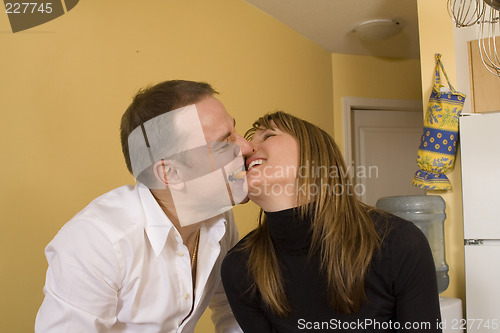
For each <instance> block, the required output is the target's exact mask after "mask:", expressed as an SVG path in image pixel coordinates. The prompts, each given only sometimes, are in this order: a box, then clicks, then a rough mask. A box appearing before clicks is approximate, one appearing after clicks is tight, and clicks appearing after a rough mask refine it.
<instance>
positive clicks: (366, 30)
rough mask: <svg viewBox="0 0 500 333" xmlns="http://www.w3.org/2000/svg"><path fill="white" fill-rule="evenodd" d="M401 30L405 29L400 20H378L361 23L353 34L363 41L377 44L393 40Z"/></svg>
mask: <svg viewBox="0 0 500 333" xmlns="http://www.w3.org/2000/svg"><path fill="white" fill-rule="evenodd" d="M401 30H403V27H402V25H401V23H400V22H399V21H398V20H391V19H377V20H369V21H365V22H363V23H361V24H360V25H358V26H357V27H356V28H354V29H353V32H354V33H356V34H357V35H358V36H359V38H361V39H363V40H366V41H370V42H376V41H381V40H384V39H388V38H391V37H393V36H395V35H397V34H398V33H400V32H401Z"/></svg>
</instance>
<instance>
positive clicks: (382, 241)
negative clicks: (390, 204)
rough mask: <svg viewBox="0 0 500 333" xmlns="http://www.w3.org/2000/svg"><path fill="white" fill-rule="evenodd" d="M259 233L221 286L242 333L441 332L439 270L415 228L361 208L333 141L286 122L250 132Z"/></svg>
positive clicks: (237, 251)
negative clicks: (437, 271) (437, 272)
mask: <svg viewBox="0 0 500 333" xmlns="http://www.w3.org/2000/svg"><path fill="white" fill-rule="evenodd" d="M247 137H248V138H250V139H251V144H252V145H253V152H252V154H251V155H249V156H247V160H246V164H247V174H246V176H247V183H248V192H249V198H250V199H251V200H252V201H254V202H255V203H257V204H258V205H259V206H260V207H261V208H262V210H261V216H260V219H259V226H258V227H257V229H255V230H254V231H252V232H251V233H250V234H248V235H247V236H246V237H245V238H244V239H242V240H241V241H240V242H239V243H238V244H237V245H236V246H235V248H233V250H231V251H230V252H229V254H228V255H227V257H226V258H225V260H224V262H223V264H222V281H223V284H224V288H225V290H226V294H227V297H228V300H229V303H230V305H231V308H232V309H233V312H234V315H235V317H236V319H237V320H238V322H239V324H240V326H241V327H242V329H243V330H244V331H245V332H256V333H257V332H258V333H263V332H286V333H288V332H303V331H304V330H306V331H307V330H312V331H318V332H320V331H330V332H331V331H341V332H342V331H350V332H367V331H368V332H371V331H375V332H385V331H398V330H399V331H405V332H406V331H411V330H415V331H425V332H440V331H441V330H439V329H437V327H438V323H439V321H440V310H439V300H438V291H437V282H436V274H435V267H434V261H433V258H432V253H431V250H430V247H429V244H428V242H427V239H426V238H425V236H424V234H423V233H422V232H421V231H420V230H419V229H418V228H417V227H416V226H415V225H414V224H413V223H411V222H408V221H405V220H402V219H400V218H398V217H395V216H393V215H390V214H387V213H383V212H380V211H377V210H376V209H374V208H372V207H369V206H367V205H365V204H363V203H362V202H360V201H359V200H358V199H357V198H356V196H355V194H354V192H353V189H352V183H351V181H350V179H349V177H348V176H347V174H346V171H347V169H346V166H345V163H344V161H343V158H342V156H341V154H340V151H339V148H338V147H337V145H336V144H335V142H334V141H333V139H332V138H331V136H329V135H328V134H327V133H326V132H324V131H323V130H321V129H320V128H318V127H317V126H315V125H312V124H310V123H308V122H306V121H304V120H301V119H298V118H296V117H294V116H291V115H289V114H287V113H284V112H275V113H272V114H268V115H266V116H264V117H261V118H259V119H258V120H257V121H256V122H255V123H254V124H253V128H252V129H250V130H249V131H248V132H247Z"/></svg>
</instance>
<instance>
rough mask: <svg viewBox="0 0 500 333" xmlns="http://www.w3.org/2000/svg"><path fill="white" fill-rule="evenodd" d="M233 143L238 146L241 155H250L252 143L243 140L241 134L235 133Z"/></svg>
mask: <svg viewBox="0 0 500 333" xmlns="http://www.w3.org/2000/svg"><path fill="white" fill-rule="evenodd" d="M235 143H236V144H237V145H238V146H239V147H240V150H241V154H242V155H243V156H247V155H250V154H251V153H252V152H253V151H254V147H253V145H252V143H251V142H248V141H247V140H245V138H243V137H242V136H241V135H238V134H236V140H235Z"/></svg>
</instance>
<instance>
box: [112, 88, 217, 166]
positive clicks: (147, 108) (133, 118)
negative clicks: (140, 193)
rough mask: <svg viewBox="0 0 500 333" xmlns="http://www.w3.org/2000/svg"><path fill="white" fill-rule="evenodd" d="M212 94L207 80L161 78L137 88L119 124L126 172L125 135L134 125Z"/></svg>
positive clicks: (126, 150)
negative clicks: (145, 86)
mask: <svg viewBox="0 0 500 333" xmlns="http://www.w3.org/2000/svg"><path fill="white" fill-rule="evenodd" d="M214 94H217V91H216V90H215V89H214V88H212V86H211V85H210V84H208V83H205V82H194V81H183V80H171V81H165V82H161V83H158V84H156V85H154V86H150V87H147V88H143V89H141V90H139V92H138V93H137V94H136V95H135V97H134V99H133V101H132V103H131V104H130V106H129V107H128V108H127V110H126V111H125V113H124V114H123V116H122V120H121V126H120V139H121V144H122V151H123V156H124V157H125V162H126V163H127V169H128V170H129V171H130V173H132V164H131V162H130V154H129V148H128V137H129V135H130V133H131V132H132V131H133V130H134V129H135V128H137V127H138V126H141V125H142V124H144V123H145V122H146V121H148V120H151V119H153V118H155V117H157V116H159V115H162V114H164V113H165V112H169V111H172V110H176V109H178V108H181V107H184V106H187V105H190V104H195V103H197V102H199V101H201V100H202V99H204V98H206V97H210V96H213V95H214Z"/></svg>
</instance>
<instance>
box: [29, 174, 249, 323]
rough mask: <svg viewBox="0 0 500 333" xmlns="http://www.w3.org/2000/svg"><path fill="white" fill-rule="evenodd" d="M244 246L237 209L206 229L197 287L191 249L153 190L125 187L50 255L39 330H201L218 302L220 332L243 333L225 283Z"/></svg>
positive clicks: (83, 217) (66, 229) (62, 237)
mask: <svg viewBox="0 0 500 333" xmlns="http://www.w3.org/2000/svg"><path fill="white" fill-rule="evenodd" d="M237 241H238V232H237V229H236V225H235V223H234V220H233V215H232V212H231V211H228V212H226V213H224V214H222V215H221V217H220V219H218V220H216V221H212V222H204V223H203V224H202V225H201V232H200V241H199V250H198V266H197V271H196V289H194V288H193V283H192V277H191V262H190V256H189V252H188V249H187V247H186V246H185V245H184V244H183V242H182V238H181V236H180V235H179V233H178V232H177V230H176V228H175V227H174V226H173V225H172V223H171V222H170V220H169V219H168V218H167V216H166V215H165V213H164V212H163V211H162V209H161V208H160V206H159V205H158V203H157V202H156V200H155V199H154V197H153V195H152V194H151V192H150V191H149V189H148V188H147V187H145V186H144V185H142V184H140V183H138V184H137V185H136V186H135V187H134V186H123V187H119V188H117V189H115V190H113V191H111V192H108V193H106V194H104V195H102V196H100V197H99V198H97V199H95V200H94V201H92V202H91V203H90V204H89V205H88V206H87V207H86V208H84V209H83V210H82V211H81V212H79V213H78V214H77V215H76V216H75V217H73V218H72V219H71V220H70V221H69V222H68V223H66V224H65V225H64V226H63V228H62V229H61V230H60V231H59V232H58V234H57V235H56V237H55V238H54V239H53V240H52V241H51V242H50V244H49V245H48V246H47V248H46V249H45V253H46V256H47V261H48V263H49V267H48V270H47V277H46V282H45V287H44V293H45V299H44V301H43V303H42V306H41V307H40V310H39V312H38V314H37V318H36V323H35V331H36V332H40V333H46V332H57V333H61V332H71V333H76V332H85V333H88V332H141V333H147V332H193V330H194V327H195V325H196V322H197V321H198V319H199V318H200V317H201V315H202V314H203V312H204V311H205V309H206V308H207V306H208V305H209V303H210V308H211V309H212V320H213V321H214V324H215V327H216V330H217V332H241V329H240V328H239V326H238V324H237V323H236V321H235V319H234V317H233V314H232V312H231V310H230V308H229V305H228V302H227V299H226V296H225V294H224V290H223V288H222V284H221V280H220V265H221V262H222V259H223V258H224V256H225V254H226V252H227V251H228V250H229V249H230V248H231V247H232V246H233V245H234V244H235V243H236V242H237ZM193 293H194V299H193ZM193 301H194V307H193ZM192 308H193V311H192V313H191V314H190V312H191V309H192ZM188 315H189V317H188ZM186 317H187V318H186Z"/></svg>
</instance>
